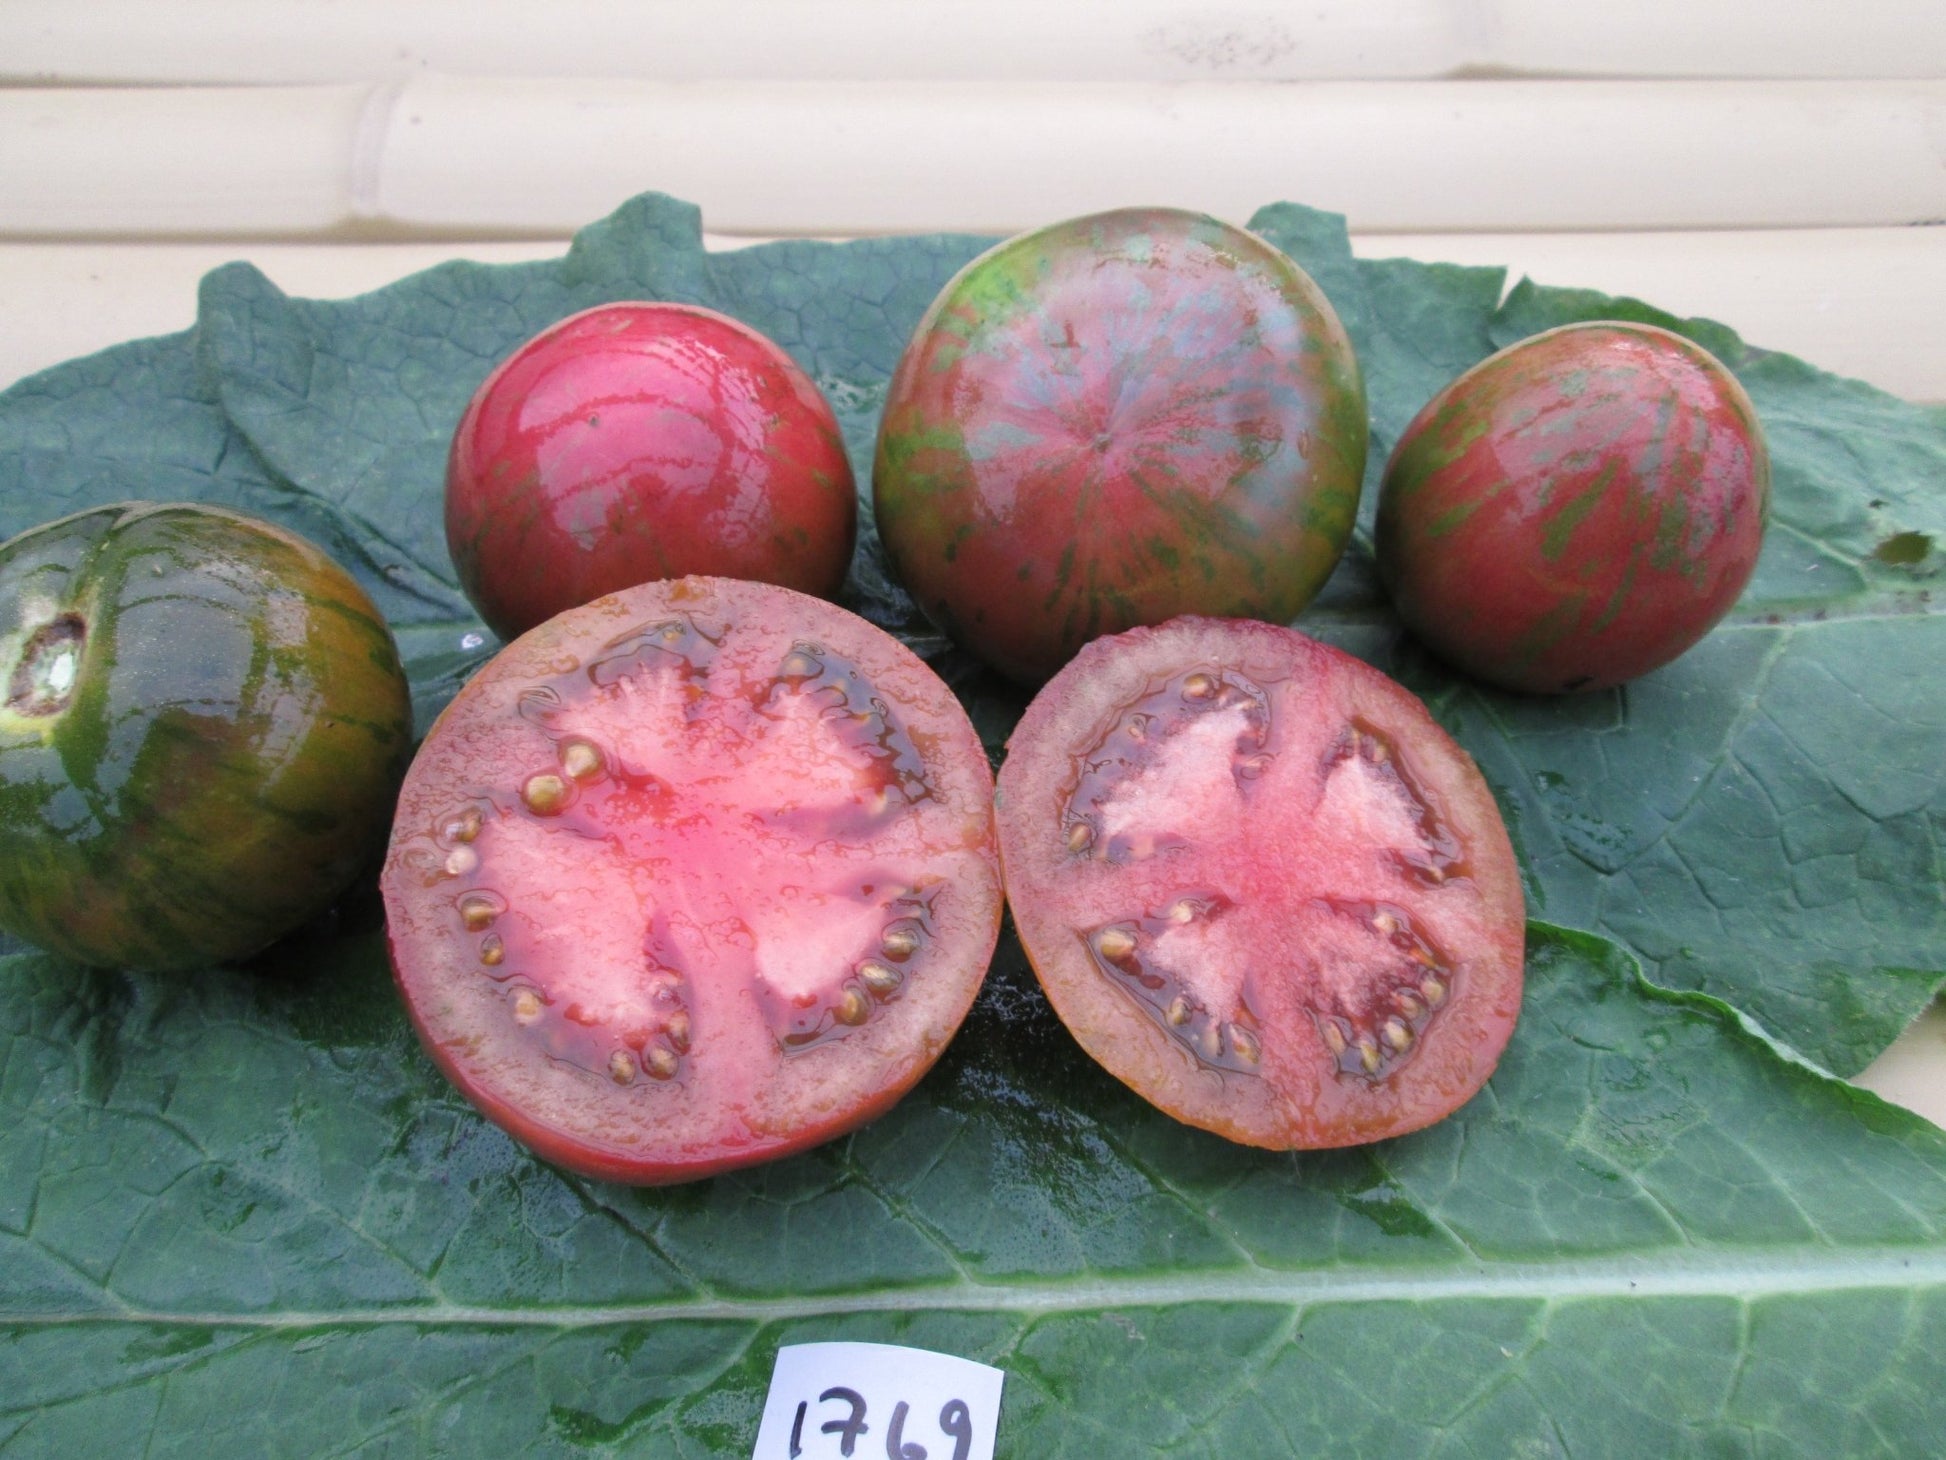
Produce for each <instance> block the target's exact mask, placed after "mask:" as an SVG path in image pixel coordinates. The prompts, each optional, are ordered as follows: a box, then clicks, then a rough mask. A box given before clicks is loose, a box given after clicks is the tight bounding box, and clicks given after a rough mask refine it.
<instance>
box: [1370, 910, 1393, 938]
mask: <svg viewBox="0 0 1946 1460" xmlns="http://www.w3.org/2000/svg"><path fill="white" fill-rule="evenodd" d="M1372 928H1373V930H1374V931H1375V932H1379V933H1383V934H1384V935H1385V936H1386V937H1388V938H1389V937H1391V936H1392V935H1393V934H1394V933H1396V932H1398V931H1399V920H1398V919H1397V918H1395V917H1393V916H1392V914H1390V913H1389V912H1385V911H1382V910H1381V911H1379V912H1376V913H1373V914H1372Z"/></svg>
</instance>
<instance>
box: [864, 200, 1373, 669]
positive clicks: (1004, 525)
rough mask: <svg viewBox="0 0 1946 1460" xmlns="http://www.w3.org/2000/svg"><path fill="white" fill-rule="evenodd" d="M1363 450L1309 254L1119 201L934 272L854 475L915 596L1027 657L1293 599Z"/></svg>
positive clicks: (1278, 616)
mask: <svg viewBox="0 0 1946 1460" xmlns="http://www.w3.org/2000/svg"><path fill="white" fill-rule="evenodd" d="M1365 449H1366V419H1365V393H1364V387H1363V384H1362V382H1361V380H1360V377H1359V373H1358V365H1357V362H1356V360H1355V359H1354V358H1353V355H1352V349H1351V343H1350V341H1349V339H1348V338H1347V336H1346V335H1345V332H1344V329H1343V328H1342V326H1341V325H1340V324H1339V322H1338V318H1337V316H1336V315H1335V314H1334V313H1333V312H1332V309H1331V306H1330V304H1329V302H1327V301H1326V299H1325V297H1324V295H1323V293H1322V292H1321V291H1320V290H1319V289H1318V287H1317V285H1316V284H1314V283H1313V282H1312V281H1311V279H1310V277H1309V276H1308V275H1307V274H1305V273H1304V271H1303V270H1302V269H1300V268H1299V267H1298V266H1297V265H1296V264H1295V263H1293V262H1292V261H1291V260H1290V259H1289V258H1287V257H1286V256H1285V255H1283V254H1282V253H1280V252H1279V251H1278V250H1276V249H1275V248H1273V247H1271V246H1270V245H1269V244H1268V243H1266V242H1264V241H1263V240H1262V239H1260V238H1258V237H1256V236H1255V235H1254V234H1251V233H1247V232H1245V231H1243V230H1242V229H1239V228H1235V227H1232V226H1230V225H1229V224H1226V223H1221V222H1219V221H1217V220H1216V219H1214V218H1208V217H1204V216H1202V215H1200V214H1195V213H1184V212H1179V211H1175V210H1172V209H1163V208H1148V209H1127V210H1124V211H1121V212H1114V213H1103V214H1098V215H1095V216H1092V217H1086V218H1077V219H1074V220H1072V221H1069V222H1066V223H1059V224H1056V225H1054V226H1053V227H1051V228H1044V229H1041V230H1039V231H1038V232H1034V233H1027V234H1023V235H1021V236H1020V237H1018V238H1015V239H1012V240H1009V241H1008V242H1006V243H1003V244H1000V245H999V246H998V247H996V248H994V249H992V250H990V251H988V252H987V253H985V254H983V255H982V256H981V257H979V258H977V259H975V260H974V261H973V262H972V263H970V264H968V265H967V266H966V268H964V269H963V270H961V271H960V273H959V274H958V275H957V276H956V277H955V278H954V279H953V280H952V281H951V282H950V283H948V284H947V286H946V288H945V289H944V290H943V291H942V292H941V293H940V295H939V297H938V298H937V299H936V300H935V301H934V302H933V304H932V307H931V308H930V309H929V310H927V312H926V314H925V317H924V318H923V319H922V320H921V321H920V323H919V326H918V329H917V330H916V332H915V333H914V334H913V337H912V340H911V343H910V344H909V345H908V346H907V347H906V351H905V354H904V356H903V358H901V360H900V361H899V366H898V369H897V371H896V373H895V374H894V375H893V377H892V384H891V389H890V393H889V396H888V398H887V401H886V407H885V416H884V420H883V423H882V426H881V429H880V432H879V438H878V453H877V461H876V465H875V467H874V470H873V474H872V500H873V503H874V506H875V509H876V513H877V521H878V530H879V534H880V536H881V537H882V538H883V540H884V543H885V548H886V552H887V554H888V556H889V557H890V559H891V561H892V564H893V567H894V569H895V571H896V572H897V573H898V575H899V577H900V578H901V580H902V581H903V582H904V583H905V586H906V587H907V589H908V590H910V592H911V593H912V595H913V597H914V598H915V599H916V600H917V601H918V603H919V606H920V607H921V608H922V609H923V610H924V611H925V612H926V613H927V614H928V615H929V616H930V617H931V618H932V619H933V620H934V621H935V622H936V623H938V624H939V625H940V627H941V628H943V629H945V630H946V631H947V632H948V633H950V634H952V635H953V636H954V637H955V638H957V639H959V640H960V641H961V642H962V643H963V644H965V645H966V646H967V647H968V648H970V649H972V650H973V651H974V652H975V653H977V654H978V655H980V656H981V657H982V658H984V659H986V660H987V661H988V662H989V663H991V664H993V665H995V666H996V667H997V668H999V669H1000V670H1002V671H1003V672H1004V673H1006V674H1008V675H1011V676H1013V677H1014V678H1016V679H1020V680H1023V681H1027V682H1035V681H1039V680H1042V679H1045V678H1046V677H1047V676H1048V675H1049V674H1051V673H1053V671H1054V670H1055V669H1057V668H1058V667H1060V666H1061V665H1062V664H1064V663H1065V662H1067V660H1068V659H1069V658H1071V657H1072V656H1073V654H1074V652H1075V651H1076V650H1077V649H1079V648H1080V647H1081V646H1082V645H1083V644H1085V643H1086V642H1087V641H1088V640H1090V639H1092V638H1094V637H1096V636H1097V635H1100V634H1106V633H1113V632H1116V631H1118V630H1121V629H1126V628H1130V627H1133V626H1135V625H1138V624H1152V623H1159V622H1161V621H1162V620H1164V619H1168V618H1172V617H1174V616H1175V615H1177V614H1180V613H1206V614H1219V615H1242V616H1248V617H1253V618H1263V619H1270V620H1275V621H1278V622H1282V621H1285V620H1288V619H1290V618H1292V617H1293V616H1294V615H1296V614H1297V613H1298V612H1299V611H1300V610H1301V609H1302V608H1303V607H1304V606H1305V604H1307V603H1309V602H1310V600H1311V598H1312V597H1313V596H1314V595H1315V594H1316V593H1317V591H1318V589H1319V588H1320V587H1322V586H1323V584H1324V580H1325V579H1326V578H1327V577H1328V576H1329V575H1330V572H1331V570H1332V568H1333V567H1334V566H1335V565H1336V563H1337V561H1338V559H1339V557H1340V556H1341V555H1342V553H1343V551H1344V547H1345V542H1346V540H1347V538H1348V536H1349V535H1350V532H1351V528H1352V522H1353V519H1354V517H1355V516H1356V514H1357V510H1358V494H1359V487H1360V483H1361V480H1362V478H1363V475H1364V470H1365Z"/></svg>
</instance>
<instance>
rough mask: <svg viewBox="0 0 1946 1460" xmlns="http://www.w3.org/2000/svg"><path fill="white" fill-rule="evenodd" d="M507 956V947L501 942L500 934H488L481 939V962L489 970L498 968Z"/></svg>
mask: <svg viewBox="0 0 1946 1460" xmlns="http://www.w3.org/2000/svg"><path fill="white" fill-rule="evenodd" d="M506 956H507V945H506V944H505V943H503V942H501V941H500V935H499V934H498V933H488V934H487V935H486V936H485V937H484V938H482V939H480V962H482V963H484V964H485V965H486V966H487V967H488V968H498V967H499V966H500V964H501V962H502V961H503V960H504V959H505V958H506Z"/></svg>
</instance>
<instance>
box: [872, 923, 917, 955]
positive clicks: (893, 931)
mask: <svg viewBox="0 0 1946 1460" xmlns="http://www.w3.org/2000/svg"><path fill="white" fill-rule="evenodd" d="M878 946H879V948H880V949H881V950H883V951H884V954H885V956H886V957H887V958H910V957H911V956H912V955H913V954H915V953H917V952H918V951H919V935H918V934H917V933H915V932H913V931H912V929H910V928H888V929H886V932H885V936H884V937H883V938H881V939H879V942H878Z"/></svg>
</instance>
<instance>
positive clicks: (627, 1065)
mask: <svg viewBox="0 0 1946 1460" xmlns="http://www.w3.org/2000/svg"><path fill="white" fill-rule="evenodd" d="M635 1070H636V1065H635V1056H634V1055H632V1054H630V1053H629V1052H628V1051H627V1050H625V1049H618V1050H616V1051H615V1052H614V1053H613V1054H611V1055H610V1056H608V1078H609V1079H611V1080H613V1081H614V1082H615V1083H616V1084H617V1085H626V1084H628V1083H629V1082H630V1081H631V1080H633V1079H634V1078H635Z"/></svg>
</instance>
